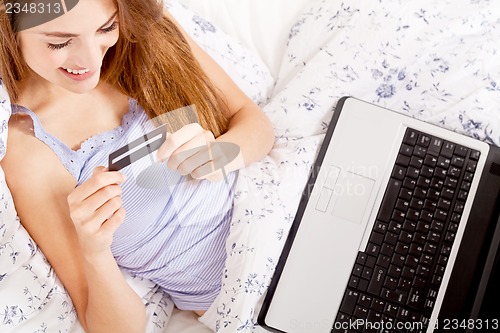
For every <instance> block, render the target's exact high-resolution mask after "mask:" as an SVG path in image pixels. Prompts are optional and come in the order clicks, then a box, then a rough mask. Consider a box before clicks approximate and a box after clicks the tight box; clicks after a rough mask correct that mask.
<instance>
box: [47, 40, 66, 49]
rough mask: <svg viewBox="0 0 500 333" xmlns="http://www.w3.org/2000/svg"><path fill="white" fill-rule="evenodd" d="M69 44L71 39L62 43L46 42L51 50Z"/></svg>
mask: <svg viewBox="0 0 500 333" xmlns="http://www.w3.org/2000/svg"><path fill="white" fill-rule="evenodd" d="M69 44H71V39H70V40H68V41H67V42H65V43H62V44H48V45H47V47H48V48H49V49H51V50H60V49H63V48H65V47H67V46H68V45H69Z"/></svg>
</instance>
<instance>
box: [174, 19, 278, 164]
mask: <svg viewBox="0 0 500 333" xmlns="http://www.w3.org/2000/svg"><path fill="white" fill-rule="evenodd" d="M165 15H166V16H167V17H168V18H170V19H171V20H172V21H173V22H174V23H175V24H176V25H177V27H178V28H179V29H180V30H181V32H182V34H183V35H184V37H185V38H186V40H187V41H188V43H189V45H190V47H191V50H192V52H193V54H194V56H195V58H196V59H197V60H198V62H199V63H200V65H201V67H202V68H203V70H204V71H205V73H206V74H207V76H208V77H209V78H210V80H211V81H212V83H213V84H214V85H215V86H216V87H217V88H218V90H220V91H221V92H222V94H223V98H224V99H225V100H226V102H227V105H228V108H229V114H228V116H229V117H230V123H229V129H228V131H227V132H226V133H224V134H223V135H221V136H220V137H218V138H217V141H225V142H232V143H235V144H237V145H238V146H239V147H240V151H241V156H242V160H241V159H239V161H240V162H242V163H233V164H232V165H231V166H230V169H232V170H235V169H238V168H240V167H243V166H244V165H249V164H250V163H252V162H255V161H258V160H260V159H261V158H263V157H264V156H265V155H266V154H267V153H268V152H269V151H270V150H271V148H272V146H273V144H274V130H273V127H272V124H271V122H270V121H269V119H268V118H267V116H266V115H265V114H264V113H263V112H262V110H261V109H260V108H259V107H258V106H257V105H256V104H255V103H253V102H252V100H251V99H250V98H248V97H247V96H246V95H245V94H244V93H243V92H242V91H241V90H240V89H239V88H238V86H237V85H236V84H235V83H234V82H233V80H232V79H231V78H230V77H229V76H228V75H227V74H226V73H225V72H224V70H223V69H222V68H221V67H220V66H219V65H218V64H217V63H216V62H215V61H214V60H213V59H212V58H211V57H210V56H209V55H208V54H207V53H206V52H205V51H203V50H202V49H201V48H200V47H199V46H198V44H196V43H195V42H194V41H193V39H192V38H191V37H190V36H189V35H188V34H187V33H186V32H185V31H184V30H183V29H182V27H181V26H180V25H179V23H178V22H177V21H176V20H175V18H173V16H172V15H171V14H170V13H168V12H167V11H165ZM237 160H238V159H237ZM227 171H229V170H227Z"/></svg>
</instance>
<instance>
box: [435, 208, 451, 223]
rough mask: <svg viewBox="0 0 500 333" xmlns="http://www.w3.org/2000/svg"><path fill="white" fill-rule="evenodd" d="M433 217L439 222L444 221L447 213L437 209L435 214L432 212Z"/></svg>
mask: <svg viewBox="0 0 500 333" xmlns="http://www.w3.org/2000/svg"><path fill="white" fill-rule="evenodd" d="M434 217H435V218H436V219H437V220H439V221H442V222H444V221H446V218H447V217H448V213H447V212H445V211H444V210H442V209H437V210H436V211H435V212H434Z"/></svg>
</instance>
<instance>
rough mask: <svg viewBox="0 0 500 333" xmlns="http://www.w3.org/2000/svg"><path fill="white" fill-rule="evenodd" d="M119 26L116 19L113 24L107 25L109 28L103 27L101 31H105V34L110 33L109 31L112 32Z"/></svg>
mask: <svg viewBox="0 0 500 333" xmlns="http://www.w3.org/2000/svg"><path fill="white" fill-rule="evenodd" d="M117 27H118V22H116V21H115V22H113V24H111V25H110V26H109V27H107V28H102V29H101V30H100V31H101V32H102V33H105V34H106V33H108V32H111V31H113V30H115V29H116V28H117Z"/></svg>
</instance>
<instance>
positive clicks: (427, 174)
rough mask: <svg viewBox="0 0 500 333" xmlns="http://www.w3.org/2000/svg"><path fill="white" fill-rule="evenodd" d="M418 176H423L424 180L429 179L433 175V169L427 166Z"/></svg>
mask: <svg viewBox="0 0 500 333" xmlns="http://www.w3.org/2000/svg"><path fill="white" fill-rule="evenodd" d="M420 174H421V175H422V176H424V177H425V178H431V177H432V175H433V174H434V168H433V167H429V166H424V167H423V168H422V169H421V170H420Z"/></svg>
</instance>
